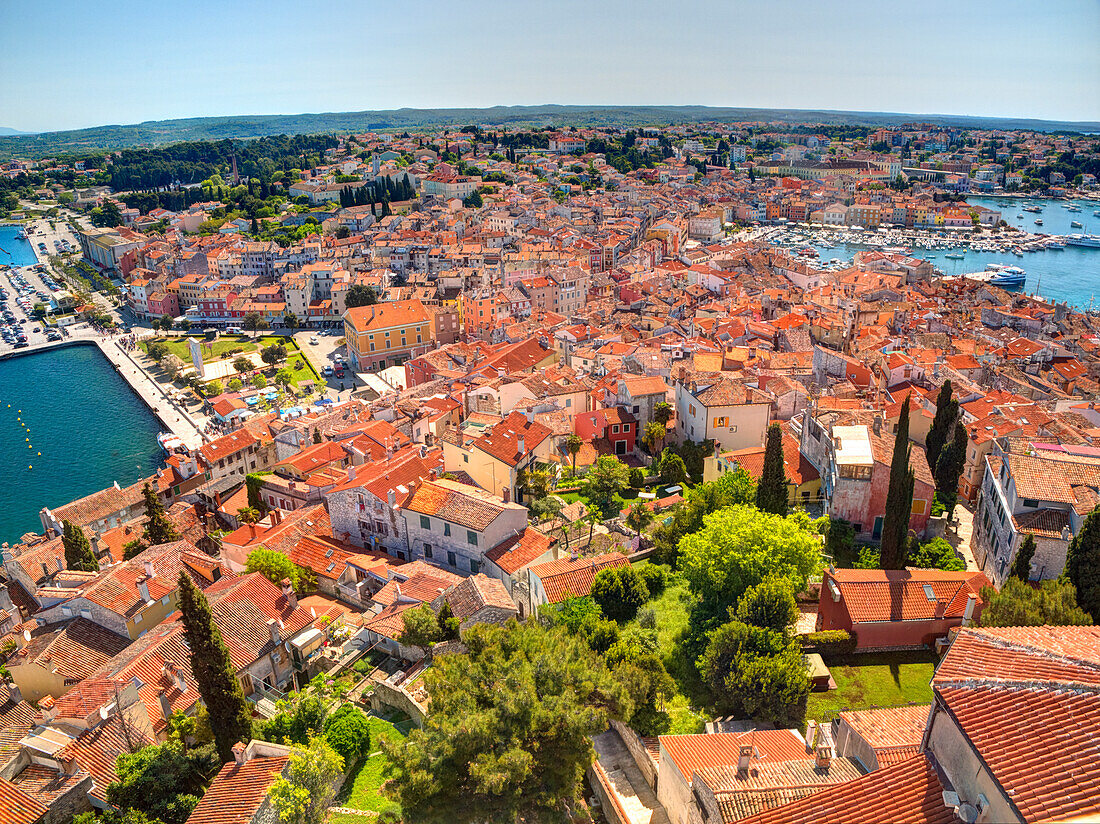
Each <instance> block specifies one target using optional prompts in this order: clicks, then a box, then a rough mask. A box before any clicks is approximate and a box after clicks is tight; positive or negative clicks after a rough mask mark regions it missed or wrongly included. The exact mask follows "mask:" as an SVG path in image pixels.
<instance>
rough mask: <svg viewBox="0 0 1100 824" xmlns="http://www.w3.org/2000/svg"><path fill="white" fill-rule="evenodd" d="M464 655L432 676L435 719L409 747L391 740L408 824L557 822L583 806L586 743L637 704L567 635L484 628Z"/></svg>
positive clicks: (438, 665) (588, 756) (394, 784)
mask: <svg viewBox="0 0 1100 824" xmlns="http://www.w3.org/2000/svg"><path fill="white" fill-rule="evenodd" d="M463 641H464V642H465V644H466V646H467V647H468V648H469V654H467V655H445V656H442V657H440V658H437V659H436V660H435V662H434V663H433V665H432V666H431V667H429V668H428V670H427V671H426V672H425V675H424V680H425V686H426V688H427V691H428V695H429V698H430V702H431V707H432V711H431V713H429V715H428V717H427V718H426V719H425V721H424V726H423V727H422V728H421V729H419V730H413V731H412V733H411V734H410V735H409V737H408V738H406V739H404V740H398V741H383V742H382V748H383V750H384V751H385V752H386V753H387V754H388V755H389V756H390V759H391V761H392V763H393V776H394V777H393V778H392V780H391V782H390V785H389V792H390V794H391V795H392V796H393V797H394V798H395V799H396V800H397V801H398V802H399V803H400V804H401V808H402V810H403V814H404V818H405V820H406V821H415V822H418V824H484V822H487V821H494V822H516V821H530V822H535V821H546V822H551V821H555V822H556V821H561V820H563V819H565V818H566V816H567V815H568V812H567V811H568V810H569V809H570V808H572V807H573V806H574V805H575V804H576V803H577V801H578V799H579V798H580V794H581V792H582V788H583V778H584V772H585V770H586V769H587V768H588V767H589V765H590V764H591V763H592V760H593V757H594V753H593V749H592V742H591V739H590V736H592V735H595V734H596V733H599V732H602V731H603V730H605V729H607V724H608V719H609V717H611V716H614V717H618V718H622V717H629V716H630V711H631V709H632V708H631V707H630V706H629V701H630V699H629V696H628V695H627V693H626V691H625V690H624V689H623V687H622V685H621V684H620V683H619V682H618V681H616V679H615V678H613V677H612V675H611V673H610V672H609V671H608V670H607V667H606V665H605V664H604V663H603V661H602V660H601V659H600V658H599V657H598V656H597V655H596V653H594V652H593V651H592V650H591V649H590V648H589V647H588V646H587V645H586V644H585V643H584V642H583V641H582V640H580V639H579V638H576V637H575V636H571V635H569V634H567V633H566V632H565V631H564V630H563V629H560V628H559V629H551V630H547V629H545V628H544V627H542V626H541V625H540V624H538V623H536V622H533V621H530V622H526V623H524V624H517V623H516V622H514V621H511V622H509V623H508V625H506V626H492V625H488V624H479V625H476V626H474V627H471V629H470V630H469V631H468V632H467V633H466V634H465V636H464V637H463Z"/></svg>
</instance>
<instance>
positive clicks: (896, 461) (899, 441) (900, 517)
mask: <svg viewBox="0 0 1100 824" xmlns="http://www.w3.org/2000/svg"><path fill="white" fill-rule="evenodd" d="M909 452H910V447H909V396H908V395H906V397H905V400H904V401H903V402H902V404H901V417H900V418H899V419H898V431H897V433H896V434H895V435H894V453H893V456H892V457H891V459H890V482H889V486H888V487H887V489H886V511H885V514H884V515H883V521H882V542H881V544H880V546H879V555H880V557H881V559H882V568H883V569H904V568H905V561H906V558H905V556H906V550H907V549H908V546H909V517H910V515H911V513H912V510H913V484H914V483H915V482H916V478H915V476H914V475H913V470H912V468H910V466H909Z"/></svg>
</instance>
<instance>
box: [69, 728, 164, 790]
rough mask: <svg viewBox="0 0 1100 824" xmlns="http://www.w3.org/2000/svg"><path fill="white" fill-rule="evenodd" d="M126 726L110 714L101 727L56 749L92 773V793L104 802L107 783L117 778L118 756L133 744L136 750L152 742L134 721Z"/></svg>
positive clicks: (83, 733)
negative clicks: (93, 782) (136, 726)
mask: <svg viewBox="0 0 1100 824" xmlns="http://www.w3.org/2000/svg"><path fill="white" fill-rule="evenodd" d="M126 726H127V728H126V729H123V721H122V719H121V718H120V717H119V716H117V715H114V716H111V718H109V719H107V720H106V721H104V722H103V723H102V724H100V725H99V726H96V727H92V728H91V729H88V730H85V731H84V732H82V733H81V734H80V735H79V736H77V738H76V740H75V741H73V742H72V743H70V744H68V745H66V746H65V747H64V748H62V749H60V750H58V752H57V756H56V757H57V758H58V760H68V759H70V758H72V759H75V760H76V763H77V764H79V765H80V767H81V769H83V770H86V771H87V772H89V773H91V775H92V778H93V779H94V781H95V786H94V788H93V789H92V791H91V792H90V793H89V794H90V795H91V796H92V798H95V799H97V800H99V801H102V802H104V803H106V801H107V785H108V784H110V783H111V782H113V781H118V772H117V771H116V767H117V764H118V757H119V756H120V755H122V754H123V753H128V752H130V751H131V747H132V748H133V749H134V750H137V749H140V748H141V747H143V746H145V745H147V744H152V743H153V742H152V741H150V740H149V739H148V738H146V737H145V736H143V735H142V734H141V732H140V731H138V730H137V729H135V728H134V726H133V725H132V724H127V725H126Z"/></svg>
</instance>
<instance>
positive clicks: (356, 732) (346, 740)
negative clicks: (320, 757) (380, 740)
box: [325, 704, 370, 764]
mask: <svg viewBox="0 0 1100 824" xmlns="http://www.w3.org/2000/svg"><path fill="white" fill-rule="evenodd" d="M325 739H326V740H327V741H328V743H329V746H331V747H332V748H333V749H334V750H336V752H338V753H339V754H340V757H341V758H343V759H344V763H345V764H350V763H351V762H352V761H354V760H356V759H357V758H362V757H363V756H364V755H366V754H367V753H369V752H370V721H369V720H368V718H367V716H366V714H365V713H364V712H363V711H362V710H361V709H359V708H358V707H356V706H355V705H354V704H341V705H340V706H339V707H338V708H337V709H336V711H335V712H333V713H332V715H330V716H329V717H328V718H327V719H326V720H325Z"/></svg>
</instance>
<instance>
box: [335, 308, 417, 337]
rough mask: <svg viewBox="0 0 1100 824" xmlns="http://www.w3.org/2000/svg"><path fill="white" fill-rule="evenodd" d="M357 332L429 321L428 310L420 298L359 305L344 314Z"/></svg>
mask: <svg viewBox="0 0 1100 824" xmlns="http://www.w3.org/2000/svg"><path fill="white" fill-rule="evenodd" d="M344 318H345V320H348V321H350V322H351V325H352V327H353V328H354V329H355V330H356V331H357V332H369V331H374V330H377V329H393V328H394V327H397V326H406V325H408V324H410V323H428V322H429V321H430V320H431V319H430V318H429V317H428V311H427V309H425V307H424V304H423V303H421V302H420V301H419V300H397V301H393V302H391V303H378V304H375V305H374V306H357V307H355V308H353V309H349V310H348V311H347V312H346V313H345V314H344Z"/></svg>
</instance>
